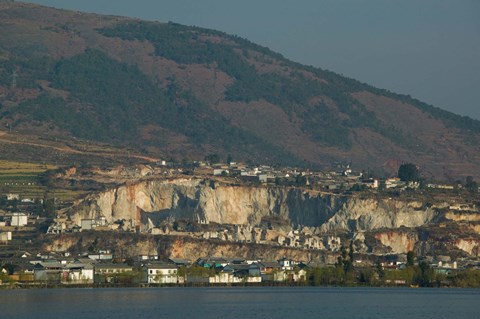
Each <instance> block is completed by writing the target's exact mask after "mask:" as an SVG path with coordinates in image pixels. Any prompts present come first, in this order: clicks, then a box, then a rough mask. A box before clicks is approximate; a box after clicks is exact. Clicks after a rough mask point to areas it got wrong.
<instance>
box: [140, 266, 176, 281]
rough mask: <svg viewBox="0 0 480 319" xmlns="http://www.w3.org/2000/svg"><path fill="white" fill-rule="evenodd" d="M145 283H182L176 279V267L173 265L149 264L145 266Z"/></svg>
mask: <svg viewBox="0 0 480 319" xmlns="http://www.w3.org/2000/svg"><path fill="white" fill-rule="evenodd" d="M145 268H146V271H147V282H148V283H149V284H177V283H179V282H182V283H183V281H184V280H183V277H182V279H179V277H178V267H177V266H176V265H175V264H166V263H150V264H148V265H146V266H145Z"/></svg>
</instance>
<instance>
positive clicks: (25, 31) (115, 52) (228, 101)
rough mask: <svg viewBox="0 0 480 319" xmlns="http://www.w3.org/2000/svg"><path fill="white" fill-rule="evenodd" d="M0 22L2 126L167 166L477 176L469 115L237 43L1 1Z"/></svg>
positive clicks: (474, 129)
mask: <svg viewBox="0 0 480 319" xmlns="http://www.w3.org/2000/svg"><path fill="white" fill-rule="evenodd" d="M0 17H1V19H2V21H3V22H2V23H1V24H0V31H1V32H0V48H1V50H0V103H1V108H0V124H1V125H2V126H4V127H6V128H8V129H12V128H13V130H14V131H19V132H27V131H28V132H33V133H34V134H38V135H41V136H54V135H55V134H58V135H59V136H66V135H67V136H71V137H72V138H83V139H87V140H93V141H99V142H102V143H111V144H112V145H121V146H126V147H130V148H134V149H136V150H137V151H138V152H141V153H143V154H145V155H147V156H152V157H159V156H163V157H170V156H171V157H174V158H176V159H178V160H180V159H194V158H196V159H201V158H203V157H204V156H205V155H208V154H212V153H218V154H219V155H220V156H221V157H223V158H226V157H227V155H229V154H230V155H232V157H233V158H234V159H238V160H249V161H253V162H267V163H278V164H281V165H297V166H298V165H302V166H310V165H312V166H328V165H331V163H333V162H352V163H353V164H354V165H355V166H356V167H359V168H371V169H374V170H379V171H384V172H385V173H387V174H388V173H391V172H394V171H395V169H396V166H398V163H401V162H414V163H416V164H418V165H419V166H420V168H421V169H422V172H423V173H424V174H425V175H426V177H428V178H435V179H455V178H462V177H465V176H467V175H472V176H475V177H480V164H478V163H479V161H478V159H480V149H479V144H480V143H479V141H480V121H477V120H473V119H471V118H468V117H462V116H458V115H455V114H453V113H450V112H448V111H444V110H442V109H439V108H436V107H433V106H430V105H428V104H425V103H422V102H420V101H418V100H415V99H413V98H411V97H409V96H404V95H399V94H395V93H392V92H389V91H387V90H382V89H377V88H374V87H372V86H369V85H367V84H365V83H361V82H359V81H356V80H353V79H349V78H345V77H343V76H340V75H338V74H335V73H334V72H331V71H326V70H322V69H318V68H313V67H310V66H303V65H301V64H299V63H296V62H292V61H289V60H288V59H286V58H284V57H283V56H282V55H281V54H278V53H275V52H273V51H271V50H269V49H268V48H265V47H262V46H259V45H256V44H254V43H252V42H250V41H248V40H245V39H241V38H239V37H236V36H230V35H227V34H225V33H223V32H220V31H215V30H208V29H204V28H199V27H187V26H182V25H179V24H176V23H159V22H151V21H142V20H138V19H130V18H125V17H116V16H101V15H96V14H85V13H80V12H72V11H65V10H57V9H53V8H47V7H42V6H38V5H31V4H24V3H21V4H20V3H0ZM15 40H16V41H15ZM14 74H16V75H15V76H14ZM14 77H15V83H14V80H13V78H14ZM13 84H15V85H13ZM392 163H393V164H392Z"/></svg>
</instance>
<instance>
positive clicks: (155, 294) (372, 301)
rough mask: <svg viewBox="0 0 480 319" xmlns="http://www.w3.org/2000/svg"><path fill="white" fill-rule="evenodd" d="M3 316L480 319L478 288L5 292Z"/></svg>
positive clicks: (50, 318)
mask: <svg viewBox="0 0 480 319" xmlns="http://www.w3.org/2000/svg"><path fill="white" fill-rule="evenodd" d="M0 318H9V319H12V318H32V319H42V318H48V319H56V318H62V319H70V318H105V319H107V318H108V319H109V318H112V319H122V318H128V319H131V318H182V319H184V318H208V319H212V318H229V319H230V318H232V319H233V318H250V319H258V318H288V319H300V318H348V319H352V318H369V319H375V318H382V319H385V318H388V319H392V318H401V319H405V318H413V319H418V318H435V319H441V318H446V319H454V318H455V319H457V318H472V319H473V318H480V290H470V289H386V288H277V287H275V288H263V287H262V288H150V289H133V288H131V289H128V288H127V289H45V290H16V291H0Z"/></svg>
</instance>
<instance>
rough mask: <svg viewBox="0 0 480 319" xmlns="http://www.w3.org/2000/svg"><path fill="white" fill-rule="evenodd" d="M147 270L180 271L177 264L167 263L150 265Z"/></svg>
mask: <svg viewBox="0 0 480 319" xmlns="http://www.w3.org/2000/svg"><path fill="white" fill-rule="evenodd" d="M146 268H147V269H178V267H177V265H175V264H167V263H149V264H147V265H146Z"/></svg>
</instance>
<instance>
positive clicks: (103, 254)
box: [88, 250, 113, 260]
mask: <svg viewBox="0 0 480 319" xmlns="http://www.w3.org/2000/svg"><path fill="white" fill-rule="evenodd" d="M88 258H90V259H94V260H112V259H113V255H112V253H110V250H100V251H99V252H98V253H96V254H89V255H88Z"/></svg>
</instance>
